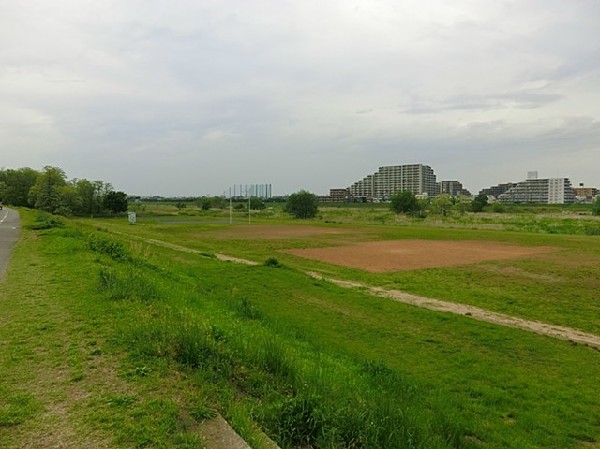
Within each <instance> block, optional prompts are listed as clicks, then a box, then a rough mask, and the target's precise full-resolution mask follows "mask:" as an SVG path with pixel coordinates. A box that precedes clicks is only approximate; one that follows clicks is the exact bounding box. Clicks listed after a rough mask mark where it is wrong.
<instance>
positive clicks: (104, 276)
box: [98, 267, 160, 301]
mask: <svg viewBox="0 0 600 449" xmlns="http://www.w3.org/2000/svg"><path fill="white" fill-rule="evenodd" d="M98 289H99V291H100V292H102V293H103V294H105V295H106V296H107V297H108V298H110V299H119V300H125V299H128V300H140V301H151V300H154V299H158V298H159V297H160V294H159V292H158V290H157V288H156V287H155V286H154V284H153V283H152V282H151V281H150V280H149V279H148V278H147V277H146V276H145V275H144V274H143V272H142V271H141V270H139V269H137V268H134V267H127V269H126V270H125V273H124V274H120V272H119V271H118V270H116V269H112V268H101V269H100V272H99V282H98Z"/></svg>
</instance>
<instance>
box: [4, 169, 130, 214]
mask: <svg viewBox="0 0 600 449" xmlns="http://www.w3.org/2000/svg"><path fill="white" fill-rule="evenodd" d="M0 202H2V203H5V204H9V205H12V206H17V207H19V206H20V207H33V208H35V209H40V210H43V211H46V212H50V213H53V214H61V215H90V216H94V215H98V214H105V213H113V214H114V213H118V212H125V211H126V210H127V194H126V193H124V192H117V191H115V190H114V189H113V188H112V186H111V185H110V184H109V183H107V182H103V181H88V180H87V179H72V180H68V179H67V176H66V174H65V172H64V171H63V170H62V169H61V168H58V167H51V166H46V167H44V168H43V170H42V171H37V170H34V169H32V168H19V169H16V170H15V169H3V170H0Z"/></svg>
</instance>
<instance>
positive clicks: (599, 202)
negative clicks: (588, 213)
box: [592, 195, 600, 215]
mask: <svg viewBox="0 0 600 449" xmlns="http://www.w3.org/2000/svg"><path fill="white" fill-rule="evenodd" d="M592 215H600V195H598V196H597V197H596V201H594V204H593V205H592Z"/></svg>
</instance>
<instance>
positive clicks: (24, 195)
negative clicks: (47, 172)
mask: <svg viewBox="0 0 600 449" xmlns="http://www.w3.org/2000/svg"><path fill="white" fill-rule="evenodd" d="M39 175H40V172H38V171H36V170H33V169H32V168H20V169H18V170H11V169H8V170H0V185H2V186H3V188H2V192H1V193H0V195H1V197H0V200H1V201H4V202H5V203H7V204H11V205H13V206H21V207H27V206H30V203H29V191H30V190H31V188H32V187H33V186H34V185H35V182H36V180H37V178H38V176H39Z"/></svg>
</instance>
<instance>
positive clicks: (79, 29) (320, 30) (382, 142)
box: [0, 0, 600, 195]
mask: <svg viewBox="0 0 600 449" xmlns="http://www.w3.org/2000/svg"><path fill="white" fill-rule="evenodd" d="M406 163H424V164H427V165H430V166H431V167H432V168H433V169H434V171H435V172H436V174H437V176H438V180H441V179H448V180H450V179H457V180H459V181H461V182H462V183H463V184H464V185H465V187H466V188H468V189H470V190H471V191H472V192H477V191H478V190H479V189H481V188H483V187H487V186H490V185H492V184H497V183H501V182H507V181H513V182H514V181H520V180H523V179H525V178H526V175H527V171H530V170H537V171H538V172H539V176H540V177H569V178H571V181H572V182H573V183H574V184H578V183H580V182H582V183H584V184H586V185H592V186H597V187H600V169H599V167H600V3H598V1H597V0H587V1H586V0H569V1H564V0H514V1H511V0H507V1H502V0H455V1H452V2H448V1H443V0H439V1H435V0H431V1H424V0H319V1H317V0H296V1H291V0H189V1H188V0H174V1H169V2H167V1H165V0H114V1H113V0H93V1H92V0H56V1H48V0H0V168H20V167H32V168H35V169H41V168H42V167H43V166H45V165H54V166H59V167H61V168H63V169H64V170H65V171H66V173H67V176H68V177H69V178H70V179H72V178H86V179H90V180H103V181H107V182H111V183H112V184H113V186H114V187H115V188H116V189H118V190H124V191H126V192H127V193H130V194H141V195H202V194H221V193H222V192H223V191H225V190H227V189H228V188H229V186H231V185H233V184H251V183H257V184H258V183H260V184H262V183H270V184H272V185H273V193H274V194H286V193H290V192H293V191H296V190H299V189H301V188H305V189H308V190H310V191H312V192H315V193H318V194H325V193H327V192H328V190H329V188H332V187H347V186H349V185H350V184H352V183H353V182H354V181H356V180H358V179H362V178H363V177H364V176H366V175H368V174H371V173H373V172H375V171H377V169H378V167H379V166H382V165H396V164H406Z"/></svg>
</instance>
